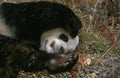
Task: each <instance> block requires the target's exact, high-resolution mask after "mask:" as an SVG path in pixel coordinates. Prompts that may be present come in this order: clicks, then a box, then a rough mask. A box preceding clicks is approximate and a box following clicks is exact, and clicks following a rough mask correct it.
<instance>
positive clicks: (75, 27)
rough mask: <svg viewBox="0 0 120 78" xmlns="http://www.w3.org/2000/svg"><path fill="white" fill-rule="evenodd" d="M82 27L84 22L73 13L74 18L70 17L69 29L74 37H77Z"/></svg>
mask: <svg viewBox="0 0 120 78" xmlns="http://www.w3.org/2000/svg"><path fill="white" fill-rule="evenodd" d="M81 28H82V23H81V21H80V20H79V19H78V18H77V16H75V15H73V16H72V18H70V19H68V21H67V30H68V32H69V33H70V34H71V36H72V37H73V38H75V37H76V35H78V32H79V30H80V29H81Z"/></svg>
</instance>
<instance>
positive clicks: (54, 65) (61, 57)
mask: <svg viewBox="0 0 120 78" xmlns="http://www.w3.org/2000/svg"><path fill="white" fill-rule="evenodd" d="M77 59H78V55H77V54H67V55H66V54H56V55H55V57H53V58H51V59H50V60H49V61H47V62H46V69H47V70H48V72H49V73H58V72H64V71H69V70H70V69H71V68H72V67H73V66H74V65H75V64H76V62H77Z"/></svg>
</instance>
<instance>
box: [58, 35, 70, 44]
mask: <svg viewBox="0 0 120 78" xmlns="http://www.w3.org/2000/svg"><path fill="white" fill-rule="evenodd" d="M59 39H61V40H63V41H65V42H68V37H67V36H66V35H65V34H61V35H60V36H59Z"/></svg>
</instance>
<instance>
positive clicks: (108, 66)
mask: <svg viewBox="0 0 120 78" xmlns="http://www.w3.org/2000/svg"><path fill="white" fill-rule="evenodd" d="M2 1H9V2H23V1H43V0H1V2H2ZM44 1H45V0H44ZM46 1H48V0H46ZM49 1H52V2H58V3H62V4H64V5H66V6H68V7H70V8H71V9H72V10H73V11H74V12H75V13H76V15H77V16H78V17H79V18H80V20H81V21H82V24H83V28H82V30H81V31H80V34H79V35H80V38H81V40H80V41H81V42H80V44H79V46H78V49H77V50H76V53H78V54H79V60H78V63H77V64H76V66H75V67H74V68H73V69H72V70H71V71H70V72H64V73H60V74H55V75H51V74H48V73H47V72H46V71H43V72H38V73H35V74H33V73H32V74H30V73H27V74H26V73H23V72H22V73H20V75H19V77H18V78H120V0H49Z"/></svg>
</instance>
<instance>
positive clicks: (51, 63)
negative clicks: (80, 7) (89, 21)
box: [0, 1, 82, 78]
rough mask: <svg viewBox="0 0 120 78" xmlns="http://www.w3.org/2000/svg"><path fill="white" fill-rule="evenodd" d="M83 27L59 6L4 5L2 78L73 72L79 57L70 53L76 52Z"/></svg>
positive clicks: (45, 3) (0, 14)
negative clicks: (71, 70) (21, 74)
mask: <svg viewBox="0 0 120 78" xmlns="http://www.w3.org/2000/svg"><path fill="white" fill-rule="evenodd" d="M81 27H82V25H81V22H80V20H79V19H78V18H77V16H76V15H75V14H74V12H73V11H72V10H71V9H69V8H68V7H66V6H64V5H62V4H59V3H52V2H48V1H40V2H23V3H0V59H1V60H0V62H1V65H0V68H1V69H3V70H1V71H0V75H1V78H15V76H16V75H17V74H18V72H19V70H20V69H23V70H24V71H28V72H31V71H41V70H43V69H47V70H48V71H49V72H53V73H56V72H62V71H66V70H69V69H70V68H71V67H72V66H73V65H74V64H75V63H76V61H77V59H78V57H77V55H73V54H66V52H69V51H74V50H75V49H76V47H77V45H78V43H79V37H78V32H79V30H80V29H81ZM9 58H11V59H9ZM21 58H23V59H21ZM20 63H21V65H20ZM3 66H4V67H3ZM6 71H9V72H6ZM12 72H14V74H13V73H12ZM2 73H5V75H6V76H7V77H4V76H5V75H4V76H2Z"/></svg>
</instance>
